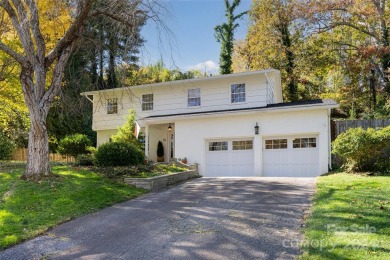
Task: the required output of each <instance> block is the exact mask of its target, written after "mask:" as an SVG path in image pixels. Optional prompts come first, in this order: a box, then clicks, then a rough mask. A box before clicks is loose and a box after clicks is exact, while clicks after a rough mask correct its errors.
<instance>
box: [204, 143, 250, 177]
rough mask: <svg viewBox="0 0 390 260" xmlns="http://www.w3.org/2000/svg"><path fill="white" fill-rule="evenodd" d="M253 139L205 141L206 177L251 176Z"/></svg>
mask: <svg viewBox="0 0 390 260" xmlns="http://www.w3.org/2000/svg"><path fill="white" fill-rule="evenodd" d="M253 162H254V153H253V139H225V140H208V141H206V173H207V175H206V176H207V177H253V176H254V169H253V167H254V163H253Z"/></svg>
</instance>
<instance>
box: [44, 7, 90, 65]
mask: <svg viewBox="0 0 390 260" xmlns="http://www.w3.org/2000/svg"><path fill="white" fill-rule="evenodd" d="M80 2H82V1H80ZM93 2H94V0H85V1H84V3H80V4H79V7H78V8H77V9H78V15H77V17H76V19H75V21H74V22H73V24H72V25H71V26H70V27H69V28H68V30H67V31H66V32H65V34H64V36H63V37H62V38H61V39H60V40H59V41H58V43H57V44H56V46H54V48H53V49H52V50H51V51H50V52H49V53H48V55H47V56H46V58H45V67H46V68H48V67H50V65H51V64H53V62H54V61H55V60H56V59H57V58H58V57H59V56H60V55H61V53H62V52H63V51H64V49H66V48H68V46H70V45H72V43H73V42H74V41H75V40H76V39H77V38H78V37H79V35H78V32H79V30H80V29H81V28H82V26H83V25H84V22H85V20H86V19H87V18H88V15H89V11H90V10H91V7H92V4H93Z"/></svg>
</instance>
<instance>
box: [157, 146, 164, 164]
mask: <svg viewBox="0 0 390 260" xmlns="http://www.w3.org/2000/svg"><path fill="white" fill-rule="evenodd" d="M157 161H158V162H164V146H163V143H162V142H161V141H158V144H157Z"/></svg>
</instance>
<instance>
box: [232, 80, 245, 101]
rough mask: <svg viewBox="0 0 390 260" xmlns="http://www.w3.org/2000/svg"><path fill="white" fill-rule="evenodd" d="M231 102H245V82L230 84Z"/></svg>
mask: <svg viewBox="0 0 390 260" xmlns="http://www.w3.org/2000/svg"><path fill="white" fill-rule="evenodd" d="M231 102H232V103H237V102H245V83H241V84H233V85H231Z"/></svg>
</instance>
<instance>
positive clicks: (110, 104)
mask: <svg viewBox="0 0 390 260" xmlns="http://www.w3.org/2000/svg"><path fill="white" fill-rule="evenodd" d="M117 113H118V99H117V98H109V99H107V114H117Z"/></svg>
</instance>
